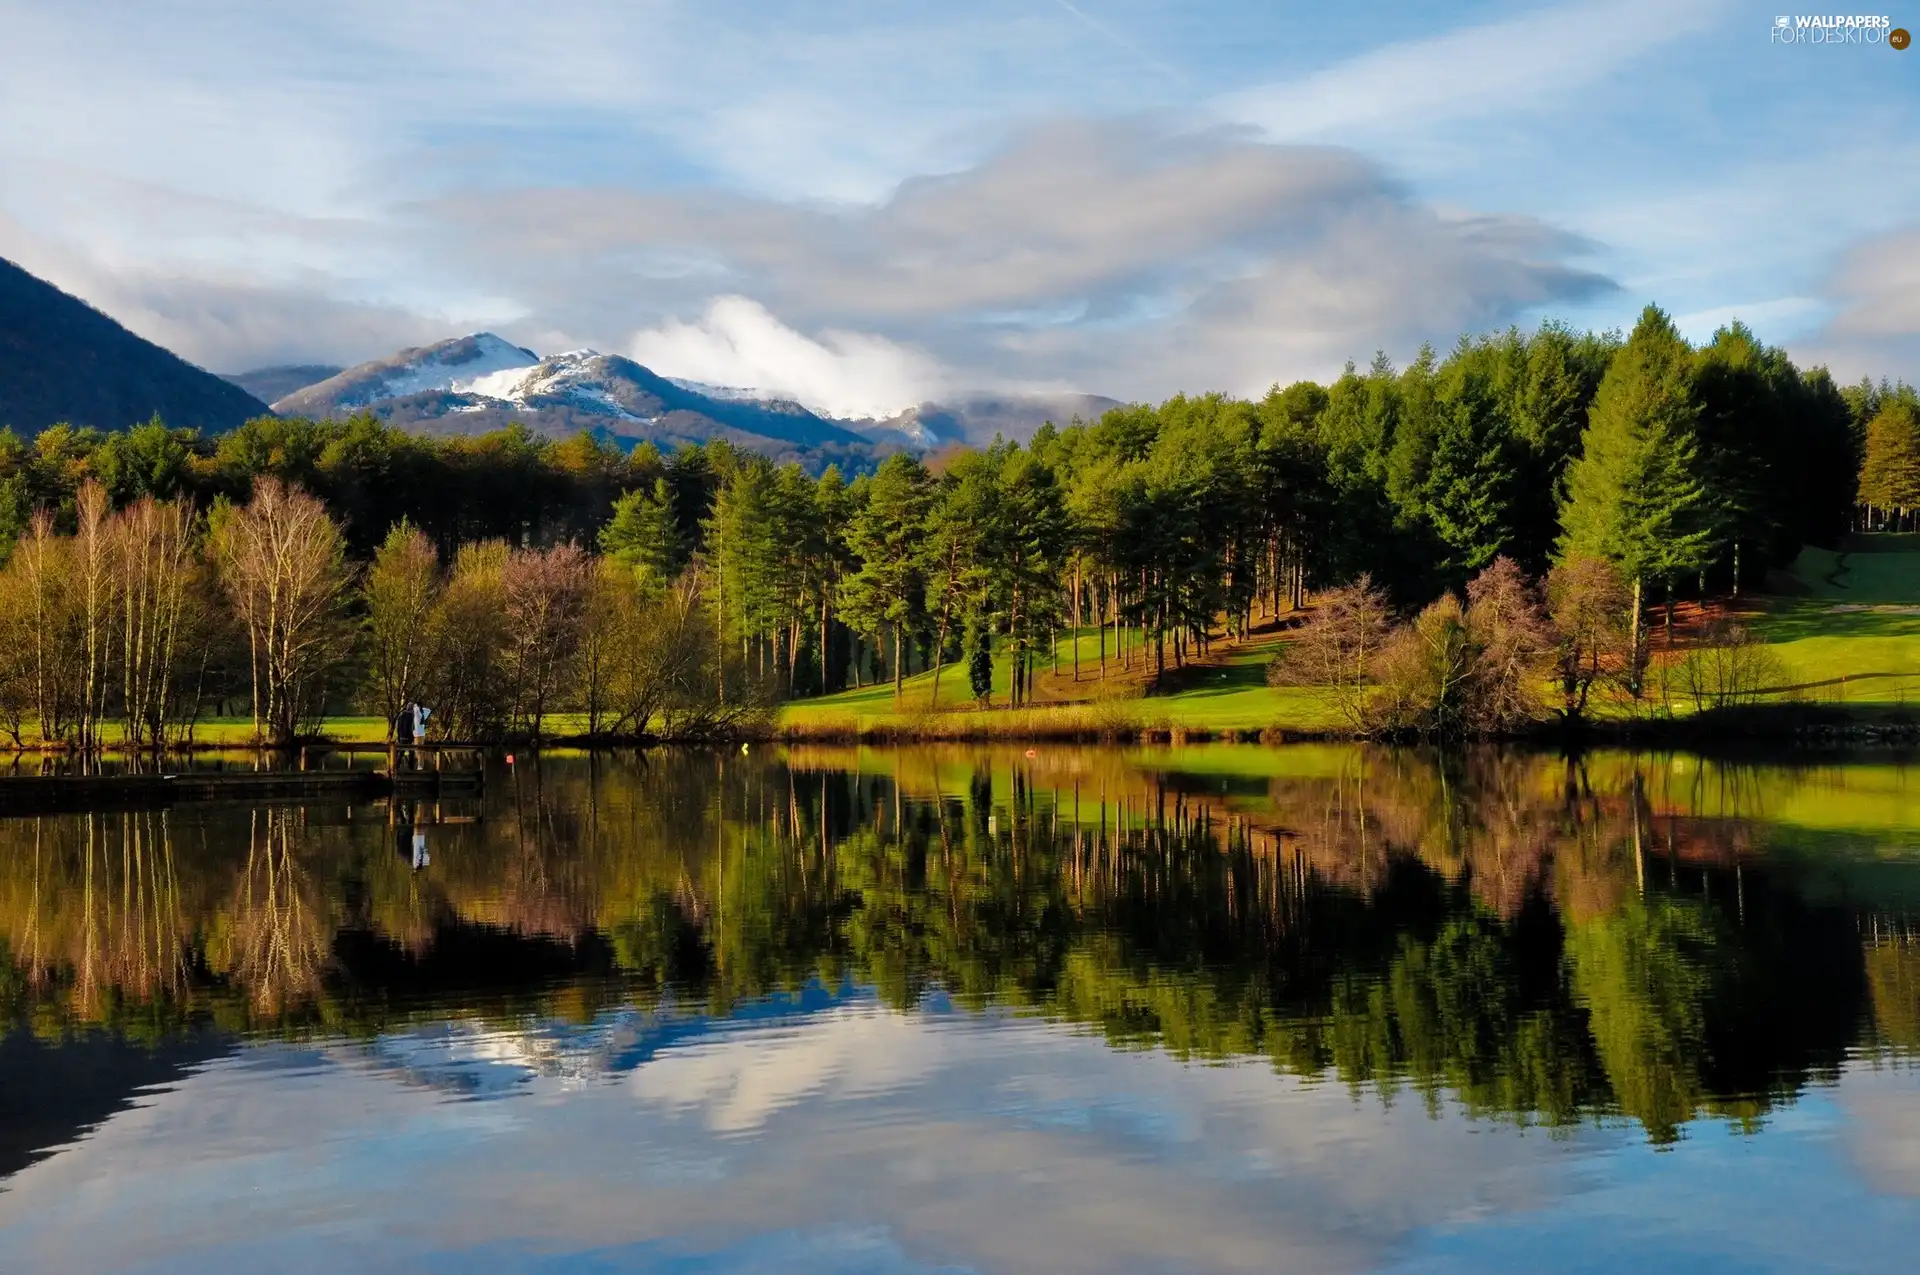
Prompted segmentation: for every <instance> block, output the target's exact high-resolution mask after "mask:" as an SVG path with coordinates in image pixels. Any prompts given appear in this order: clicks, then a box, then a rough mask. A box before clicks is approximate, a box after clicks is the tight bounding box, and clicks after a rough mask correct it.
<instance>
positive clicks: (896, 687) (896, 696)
mask: <svg viewBox="0 0 1920 1275" xmlns="http://www.w3.org/2000/svg"><path fill="white" fill-rule="evenodd" d="M900 646H901V642H900V626H899V625H898V624H896V625H894V626H893V702H894V705H895V706H896V707H897V706H898V705H899V703H900Z"/></svg>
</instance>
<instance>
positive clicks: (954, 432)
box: [274, 332, 1116, 463]
mask: <svg viewBox="0 0 1920 1275" xmlns="http://www.w3.org/2000/svg"><path fill="white" fill-rule="evenodd" d="M1115 405H1116V404H1115V403H1114V401H1113V400H1112V399H1104V398H1099V397H1096V396H1093V395H1082V394H1032V393H1017V392H1016V393H1003V394H995V393H978V394H963V395H957V396H955V397H953V398H950V399H947V400H946V401H944V402H940V403H922V404H919V405H918V406H914V407H908V408H905V409H903V410H902V411H900V412H898V413H896V414H894V415H892V416H888V417H886V418H884V419H872V418H869V419H863V420H841V419H836V418H834V417H832V416H829V415H827V414H826V413H823V412H818V411H814V410H810V409H808V408H807V407H805V406H803V405H802V404H800V403H798V402H795V401H794V400H793V399H792V398H791V397H790V396H787V395H784V394H780V393H776V392H773V391H768V390H761V389H753V388H745V387H740V386H722V385H711V384H707V383H705V382H701V381H695V380H690V379H683V378H671V377H665V376H661V375H659V374H658V373H656V372H654V371H653V370H651V369H650V368H647V367H645V366H643V365H641V364H639V363H636V362H634V361H633V360H632V359H629V358H625V357H622V356H621V355H618V354H602V353H600V352H598V351H596V350H589V349H581V350H568V351H565V352H563V353H560V354H554V355H549V356H548V357H546V358H541V357H540V356H538V355H536V354H535V353H534V352H533V351H531V350H527V349H522V348H521V347H519V346H517V345H513V344H511V343H510V342H507V341H503V340H502V339H500V338H499V337H497V336H495V335H493V334H492V333H491V332H479V333H475V334H474V335H472V336H465V337H458V338H455V339H454V340H451V341H442V342H440V343H438V344H436V345H430V346H426V347H423V348H420V349H409V350H402V351H400V352H399V353H398V354H395V355H393V356H392V357H390V358H386V359H376V360H374V361H373V362H370V363H362V364H360V365H359V366H358V367H352V368H348V369H347V370H346V371H344V372H341V373H339V374H338V375H337V376H332V377H329V378H328V379H326V380H324V381H321V382H319V383H318V384H315V385H309V386H306V387H305V388H303V389H300V390H298V391H296V392H294V393H292V394H290V395H288V396H287V397H285V398H283V399H280V400H279V401H277V402H276V403H275V404H274V410H276V411H279V412H282V413H284V414H287V415H301V416H344V415H349V414H351V413H354V412H360V411H372V412H375V413H377V414H378V415H380V416H381V417H383V418H385V419H387V420H389V421H391V422H393V423H394V424H396V425H401V426H403V427H405V428H408V429H416V430H419V431H421V432H424V433H430V434H446V433H455V434H475V433H483V432H485V431H487V430H489V429H498V428H501V427H503V426H505V425H508V424H512V423H515V422H518V423H521V424H524V425H526V426H528V427H529V428H531V429H533V430H535V431H536V432H539V433H543V434H546V435H548V436H550V437H556V438H557V437H565V436H566V435H568V434H571V433H574V432H577V431H579V430H582V429H585V430H590V431H592V432H594V433H596V434H599V435H601V436H602V437H607V438H613V439H619V440H624V441H626V442H628V443H637V442H640V441H643V440H644V441H651V442H653V443H655V444H657V445H660V446H666V447H672V446H678V445H680V444H683V443H687V442H697V441H701V440H705V439H712V438H728V439H731V440H732V441H733V442H735V443H737V444H740V445H744V446H748V447H755V448H759V449H761V450H763V451H766V452H767V453H768V454H770V455H779V456H787V457H795V458H800V459H805V460H807V461H808V462H809V463H815V462H819V461H820V460H821V458H822V457H823V456H824V457H838V458H841V459H844V460H848V461H849V462H850V463H854V462H853V458H855V457H859V456H871V455H875V454H882V453H884V452H886V451H889V450H893V449H898V448H906V449H909V450H913V451H923V452H927V451H935V450H938V449H940V448H942V447H946V446H951V445H953V444H956V443H971V444H976V445H977V444H982V443H986V442H989V441H991V440H992V439H993V438H994V437H996V436H999V437H1004V438H1008V439H1013V440H1022V441H1024V440H1025V439H1028V438H1031V437H1032V436H1033V432H1034V431H1035V430H1036V429H1038V428H1039V427H1040V424H1041V423H1042V422H1043V421H1048V420H1051V421H1053V422H1055V423H1056V424H1060V425H1064V424H1066V423H1067V422H1068V421H1070V420H1072V419H1074V418H1075V417H1080V418H1083V419H1092V418H1094V417H1097V416H1098V415H1099V414H1100V413H1101V412H1103V411H1105V410H1106V409H1108V408H1110V407H1113V406H1115Z"/></svg>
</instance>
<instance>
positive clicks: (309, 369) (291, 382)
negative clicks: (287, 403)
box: [220, 363, 341, 403]
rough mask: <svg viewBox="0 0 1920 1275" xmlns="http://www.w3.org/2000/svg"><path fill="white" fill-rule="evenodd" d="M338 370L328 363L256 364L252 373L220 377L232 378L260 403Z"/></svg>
mask: <svg viewBox="0 0 1920 1275" xmlns="http://www.w3.org/2000/svg"><path fill="white" fill-rule="evenodd" d="M340 370H341V369H340V368H339V367H337V366H335V365H334V364H331V363H287V364H282V365H281V366H279V367H257V368H255V369H254V370H253V371H251V372H222V373H221V374H220V379H221V380H223V381H232V382H233V383H234V384H235V385H238V386H239V387H240V388H241V389H243V390H245V391H246V392H247V393H249V394H251V395H253V396H254V397H255V398H257V399H259V400H260V401H261V402H263V403H271V402H273V401H274V400H275V399H280V398H285V397H287V395H289V394H291V393H293V392H294V391H295V390H304V389H305V388H307V386H309V385H317V384H319V383H320V382H321V381H324V380H326V379H327V378H328V377H329V376H338V375H339V374H340Z"/></svg>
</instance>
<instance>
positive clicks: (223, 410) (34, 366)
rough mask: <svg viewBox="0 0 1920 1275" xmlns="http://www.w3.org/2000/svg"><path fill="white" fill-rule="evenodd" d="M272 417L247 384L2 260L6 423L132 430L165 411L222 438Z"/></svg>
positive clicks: (0, 337) (0, 388) (2, 415)
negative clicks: (242, 425) (140, 333)
mask: <svg viewBox="0 0 1920 1275" xmlns="http://www.w3.org/2000/svg"><path fill="white" fill-rule="evenodd" d="M266 410H267V405H266V404H265V403H263V402H261V401H260V400H259V399H257V398H255V397H254V396H253V395H251V394H249V393H247V392H246V390H244V389H242V388H241V387H239V386H237V385H234V384H232V383H230V382H228V381H225V380H222V379H221V378H220V377H217V376H215V375H214V374H213V373H211V372H207V371H203V370H201V369H200V368H197V367H195V366H194V365H193V364H191V363H189V362H187V361H186V360H185V359H182V358H180V357H179V356H178V355H175V354H171V353H169V352H168V351H166V350H163V349H161V348H160V347H159V346H157V345H155V344H154V343H153V342H151V341H148V340H146V339H144V338H142V337H137V336H135V335H134V334H133V333H131V332H129V331H127V330H126V329H125V328H123V327H121V326H120V325H119V324H118V323H115V322H114V321H113V320H112V319H109V318H108V317H107V316H106V315H104V314H102V313H100V311H98V310H96V309H94V308H93V307H92V306H90V305H88V304H87V303H86V302H84V301H82V300H80V298H78V297H74V296H69V295H68V294H67V293H65V292H62V291H60V289H58V288H56V287H54V286H53V285H52V284H50V283H48V282H46V281H45V280H43V279H38V278H35V277H34V276H33V275H31V274H28V273H27V272H26V271H25V270H22V269H21V268H20V267H19V266H16V265H14V264H13V263H12V262H11V261H6V260H0V425H11V426H12V427H13V428H15V429H17V430H21V431H23V432H25V433H37V432H39V431H40V430H43V429H45V428H46V427H47V426H49V425H54V424H58V423H60V422H62V421H65V422H67V423H68V424H71V425H91V426H95V427H97V428H100V429H126V428H127V427H129V426H131V425H135V424H138V423H140V422H142V421H145V420H147V419H148V418H150V417H152V416H153V415H154V414H155V413H158V414H159V416H160V417H161V419H162V420H164V421H166V423H167V424H169V425H192V426H198V427H199V428H201V429H203V430H207V431H209V432H215V431H219V430H227V429H232V428H233V427H234V426H236V425H238V424H240V423H241V422H242V421H244V420H246V419H247V418H248V417H252V416H263V415H265V414H266Z"/></svg>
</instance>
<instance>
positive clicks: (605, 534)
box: [600, 478, 685, 588]
mask: <svg viewBox="0 0 1920 1275" xmlns="http://www.w3.org/2000/svg"><path fill="white" fill-rule="evenodd" d="M600 548H601V550H602V551H603V552H605V553H606V554H607V556H608V557H610V558H613V559H614V560H616V561H618V562H621V563H623V564H625V565H626V566H629V567H631V568H633V572H634V574H635V575H636V576H637V577H638V578H639V579H640V581H641V582H642V583H643V584H645V585H647V586H648V587H650V588H660V587H664V586H665V585H666V584H667V583H668V582H670V581H671V580H672V579H673V578H674V576H676V575H678V574H679V571H680V567H681V565H682V564H683V563H684V561H685V551H684V549H683V548H682V546H681V541H680V524H679V522H678V520H676V519H675V517H674V514H673V492H672V489H671V488H669V487H668V486H667V480H666V479H664V478H656V479H654V482H653V488H652V490H650V491H649V490H645V489H642V488H638V487H636V488H634V489H633V490H632V491H630V492H627V493H626V494H625V495H623V496H621V497H620V498H619V499H618V500H616V501H614V503H613V517H612V518H611V519H609V520H608V522H607V525H606V526H605V527H603V528H601V529H600Z"/></svg>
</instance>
